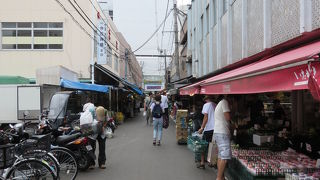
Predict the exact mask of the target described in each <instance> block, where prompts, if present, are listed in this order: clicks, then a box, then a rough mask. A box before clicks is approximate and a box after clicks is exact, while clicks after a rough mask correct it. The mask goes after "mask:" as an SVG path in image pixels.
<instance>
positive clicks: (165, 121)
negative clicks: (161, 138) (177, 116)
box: [161, 91, 169, 129]
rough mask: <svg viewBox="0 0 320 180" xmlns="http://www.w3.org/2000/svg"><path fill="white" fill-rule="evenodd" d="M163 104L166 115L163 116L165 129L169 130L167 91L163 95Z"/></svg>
mask: <svg viewBox="0 0 320 180" xmlns="http://www.w3.org/2000/svg"><path fill="white" fill-rule="evenodd" d="M161 104H162V107H163V108H164V114H163V127H164V128H166V129H167V128H168V127H169V110H168V107H169V105H168V97H167V94H166V91H164V92H163V93H162V95H161Z"/></svg>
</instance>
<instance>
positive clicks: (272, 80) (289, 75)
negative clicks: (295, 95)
mask: <svg viewBox="0 0 320 180" xmlns="http://www.w3.org/2000/svg"><path fill="white" fill-rule="evenodd" d="M319 53H320V41H317V42H314V43H311V44H308V45H305V46H302V47H299V48H296V49H293V50H290V51H287V52H284V53H282V54H279V55H276V56H273V57H271V58H268V59H266V60H260V61H258V62H255V63H251V64H249V65H246V66H243V67H240V68H237V69H234V70H231V71H228V72H225V73H222V74H219V75H217V76H214V77H211V78H208V79H206V80H203V81H200V82H198V83H195V84H192V85H189V86H186V87H184V88H182V89H180V95H193V94H250V93H263V92H277V91H290V90H302V89H309V88H308V79H309V77H310V75H312V74H313V75H316V73H320V72H319V71H320V63H319V61H315V60H314V59H317V58H318V57H319V56H318V54H319ZM312 61H314V62H312ZM311 62H312V63H311Z"/></svg>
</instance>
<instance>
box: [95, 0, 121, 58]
mask: <svg viewBox="0 0 320 180" xmlns="http://www.w3.org/2000/svg"><path fill="white" fill-rule="evenodd" d="M95 1H96V0H95ZM89 2H90V3H91V5H92V6H93V8H94V9H95V10H96V12H98V13H100V11H99V10H98V9H97V8H96V6H95V5H94V4H93V2H92V0H89ZM96 2H97V1H96ZM97 4H98V6H99V8H100V10H101V12H102V14H104V12H103V10H102V8H101V6H100V4H99V2H97ZM104 15H105V14H104ZM105 16H106V15H105ZM106 17H107V16H106ZM102 21H103V22H104V24H105V25H106V26H107V27H108V28H109V29H111V32H112V34H113V35H114V36H116V37H118V35H117V34H116V33H115V32H114V30H113V29H112V28H111V27H110V26H108V23H107V22H106V21H105V20H104V19H103V18H102ZM118 38H119V37H118ZM119 43H120V44H121V45H122V46H123V47H126V46H125V45H123V44H122V43H121V42H120V41H119ZM111 44H112V43H111ZM112 45H113V44H112ZM113 46H114V45H113ZM122 53H123V52H122Z"/></svg>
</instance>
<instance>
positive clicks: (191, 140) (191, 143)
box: [188, 136, 208, 153]
mask: <svg viewBox="0 0 320 180" xmlns="http://www.w3.org/2000/svg"><path fill="white" fill-rule="evenodd" d="M188 148H189V149H190V150H191V151H193V152H194V153H205V152H207V151H208V142H207V141H205V140H202V139H200V138H199V137H193V136H189V137H188Z"/></svg>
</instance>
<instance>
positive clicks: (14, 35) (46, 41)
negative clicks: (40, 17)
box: [0, 22, 63, 49]
mask: <svg viewBox="0 0 320 180" xmlns="http://www.w3.org/2000/svg"><path fill="white" fill-rule="evenodd" d="M0 38H1V43H2V44H1V48H2V49H62V48H63V23H60V22H54V23H48V22H33V23H31V22H2V23H1V37H0Z"/></svg>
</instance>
